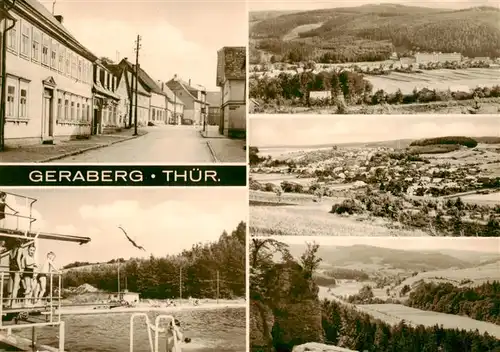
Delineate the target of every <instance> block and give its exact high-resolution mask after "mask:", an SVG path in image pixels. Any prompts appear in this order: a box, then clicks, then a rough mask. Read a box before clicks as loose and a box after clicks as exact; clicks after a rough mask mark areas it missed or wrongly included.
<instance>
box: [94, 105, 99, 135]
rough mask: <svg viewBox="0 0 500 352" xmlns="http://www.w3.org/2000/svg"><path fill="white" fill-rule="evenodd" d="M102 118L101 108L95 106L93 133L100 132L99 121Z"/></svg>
mask: <svg viewBox="0 0 500 352" xmlns="http://www.w3.org/2000/svg"><path fill="white" fill-rule="evenodd" d="M100 120H101V110H99V108H94V118H93V119H92V135H96V134H98V133H99V123H100Z"/></svg>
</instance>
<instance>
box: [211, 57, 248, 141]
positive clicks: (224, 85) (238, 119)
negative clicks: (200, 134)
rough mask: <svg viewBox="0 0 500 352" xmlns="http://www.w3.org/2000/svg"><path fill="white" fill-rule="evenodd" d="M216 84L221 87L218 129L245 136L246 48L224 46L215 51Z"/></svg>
mask: <svg viewBox="0 0 500 352" xmlns="http://www.w3.org/2000/svg"><path fill="white" fill-rule="evenodd" d="M217 86H218V87H220V89H221V117H220V122H219V131H220V133H221V134H224V135H225V136H228V137H233V138H245V137H246V48H245V47H224V48H222V49H220V50H219V51H218V52H217Z"/></svg>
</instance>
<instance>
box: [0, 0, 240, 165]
mask: <svg viewBox="0 0 500 352" xmlns="http://www.w3.org/2000/svg"><path fill="white" fill-rule="evenodd" d="M246 23H247V8H246V3H245V2H244V1H237V0H234V1H229V2H228V1H211V0H197V1H195V2H180V1H174V2H172V1H152V0H147V1H126V2H123V1H117V0H113V1H93V2H92V6H88V4H87V3H86V2H82V1H57V0H45V1H44V0H3V1H2V2H1V3H0V28H1V29H0V33H1V36H2V38H3V40H2V41H1V43H0V44H1V46H2V50H1V51H0V52H1V53H2V55H1V56H0V61H1V68H0V73H1V77H2V83H3V84H2V85H1V92H0V97H1V104H0V105H1V107H2V108H1V109H0V162H10V163H16V162H51V161H54V160H57V161H58V162H62V163H65V162H84V163H95V162H103V163H104V162H124V163H126V162H170V163H217V162H242V163H244V162H246V149H245V146H246V142H245V139H246V46H247V42H248V39H247V38H248V28H247V26H246Z"/></svg>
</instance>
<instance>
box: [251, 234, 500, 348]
mask: <svg viewBox="0 0 500 352" xmlns="http://www.w3.org/2000/svg"><path fill="white" fill-rule="evenodd" d="M497 248H498V239H496V238H459V239H454V238H446V237H427V238H402V237H399V238H395V237H383V238H374V237H324V236H323V237H319V236H299V237H289V236H279V237H278V236H276V237H265V238H264V237H254V238H252V239H251V244H250V252H249V256H250V263H251V265H252V267H251V276H250V322H251V326H250V345H251V349H250V350H251V351H269V352H274V351H286V352H292V351H293V352H302V351H317V352H319V351H329V352H355V351H359V352H384V351H402V352H410V351H478V352H479V351H496V350H498V349H499V348H500V325H499V323H500V321H499V317H498V314H497V312H496V308H495V307H497V304H496V303H495V302H498V299H499V293H498V292H499V285H500V271H499V270H498V267H499V265H500V254H499V252H498V250H496V249H497Z"/></svg>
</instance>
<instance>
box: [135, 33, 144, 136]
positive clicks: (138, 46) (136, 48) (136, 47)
mask: <svg viewBox="0 0 500 352" xmlns="http://www.w3.org/2000/svg"><path fill="white" fill-rule="evenodd" d="M141 39H142V38H141V36H140V35H139V34H138V35H137V39H136V41H135V116H134V136H137V91H138V90H139V78H138V77H139V50H140V49H141Z"/></svg>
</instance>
